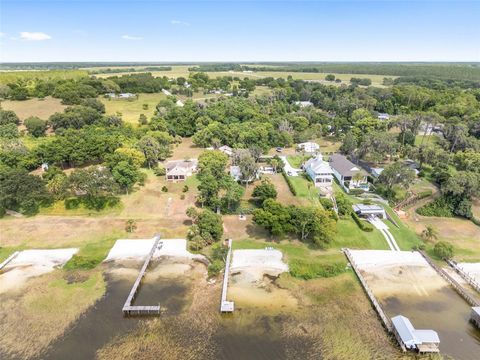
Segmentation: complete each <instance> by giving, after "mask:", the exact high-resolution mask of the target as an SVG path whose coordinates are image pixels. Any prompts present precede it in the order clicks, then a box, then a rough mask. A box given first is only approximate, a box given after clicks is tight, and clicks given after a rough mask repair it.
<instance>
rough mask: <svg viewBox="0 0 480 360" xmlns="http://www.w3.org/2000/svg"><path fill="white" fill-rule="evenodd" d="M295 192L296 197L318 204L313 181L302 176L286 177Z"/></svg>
mask: <svg viewBox="0 0 480 360" xmlns="http://www.w3.org/2000/svg"><path fill="white" fill-rule="evenodd" d="M288 178H289V179H290V181H291V183H292V185H293V187H294V189H295V191H296V193H297V195H296V196H297V197H299V198H304V199H308V200H309V201H310V202H311V203H312V204H313V205H319V204H320V202H319V201H318V191H317V189H315V186H314V184H313V182H311V181H310V180H308V179H307V178H305V177H304V176H289V177H288Z"/></svg>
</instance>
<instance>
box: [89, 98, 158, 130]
mask: <svg viewBox="0 0 480 360" xmlns="http://www.w3.org/2000/svg"><path fill="white" fill-rule="evenodd" d="M166 98H167V96H166V95H165V94H163V93H155V94H139V95H138V99H135V98H134V99H106V98H104V97H103V96H100V97H99V98H98V99H99V100H100V101H101V102H102V103H103V104H105V113H106V114H107V115H115V114H117V113H121V114H122V119H123V121H125V122H127V123H131V124H135V125H138V118H139V116H140V114H145V116H146V117H147V119H150V118H151V117H152V116H153V114H154V112H155V107H156V106H157V104H158V102H159V101H160V100H162V99H166ZM144 105H146V106H147V108H146V109H144Z"/></svg>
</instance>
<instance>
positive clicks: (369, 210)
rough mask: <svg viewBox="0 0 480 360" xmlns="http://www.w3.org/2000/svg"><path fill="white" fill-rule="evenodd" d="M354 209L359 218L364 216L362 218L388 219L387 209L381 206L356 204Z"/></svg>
mask: <svg viewBox="0 0 480 360" xmlns="http://www.w3.org/2000/svg"><path fill="white" fill-rule="evenodd" d="M352 208H353V211H354V212H355V213H356V214H357V215H358V216H362V217H370V216H376V217H381V218H382V219H386V218H387V214H386V213H385V209H384V208H383V207H381V206H380V205H364V204H354V205H353V206H352Z"/></svg>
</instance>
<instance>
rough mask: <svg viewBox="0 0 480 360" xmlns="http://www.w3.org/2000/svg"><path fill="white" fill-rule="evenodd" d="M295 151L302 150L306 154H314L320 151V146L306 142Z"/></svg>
mask: <svg viewBox="0 0 480 360" xmlns="http://www.w3.org/2000/svg"><path fill="white" fill-rule="evenodd" d="M297 149H299V150H303V151H305V152H306V153H312V154H313V153H316V152H317V151H319V150H320V145H318V144H317V143H315V142H312V141H307V142H304V143H300V144H298V145H297Z"/></svg>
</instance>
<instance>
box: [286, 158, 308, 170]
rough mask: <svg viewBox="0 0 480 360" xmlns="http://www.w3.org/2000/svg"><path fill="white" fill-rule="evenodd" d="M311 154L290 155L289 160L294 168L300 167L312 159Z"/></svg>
mask: <svg viewBox="0 0 480 360" xmlns="http://www.w3.org/2000/svg"><path fill="white" fill-rule="evenodd" d="M310 157H311V156H309V155H288V156H287V160H288V162H289V163H290V165H292V166H293V167H294V168H297V169H300V167H301V166H302V164H303V163H304V162H305V161H307V160H308V159H310Z"/></svg>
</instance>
